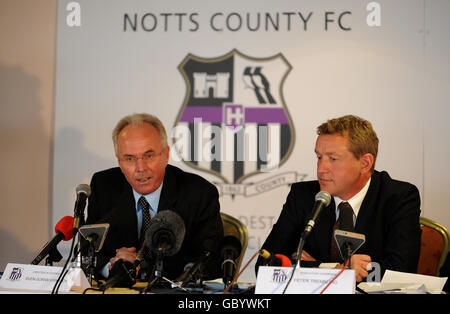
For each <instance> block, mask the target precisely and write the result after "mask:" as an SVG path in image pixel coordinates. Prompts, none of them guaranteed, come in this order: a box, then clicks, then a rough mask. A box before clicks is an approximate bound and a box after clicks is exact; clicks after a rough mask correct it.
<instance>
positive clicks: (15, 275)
mask: <svg viewBox="0 0 450 314" xmlns="http://www.w3.org/2000/svg"><path fill="white" fill-rule="evenodd" d="M22 271H23V268H21V267H13V269H12V271H11V274H10V275H9V278H8V279H9V280H11V281H15V280H19V279H20V277H22Z"/></svg>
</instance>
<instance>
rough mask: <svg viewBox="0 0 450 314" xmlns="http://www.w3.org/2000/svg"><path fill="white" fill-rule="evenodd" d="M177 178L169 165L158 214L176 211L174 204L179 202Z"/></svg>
mask: <svg viewBox="0 0 450 314" xmlns="http://www.w3.org/2000/svg"><path fill="white" fill-rule="evenodd" d="M176 180H177V178H176V175H175V173H174V170H173V168H172V166H170V165H167V167H166V173H165V174H164V183H163V188H162V191H161V197H160V198H159V205H158V213H159V212H160V211H162V210H167V209H170V210H174V211H175V208H174V204H175V202H176V200H177V197H178V195H177V194H178V193H177V181H176Z"/></svg>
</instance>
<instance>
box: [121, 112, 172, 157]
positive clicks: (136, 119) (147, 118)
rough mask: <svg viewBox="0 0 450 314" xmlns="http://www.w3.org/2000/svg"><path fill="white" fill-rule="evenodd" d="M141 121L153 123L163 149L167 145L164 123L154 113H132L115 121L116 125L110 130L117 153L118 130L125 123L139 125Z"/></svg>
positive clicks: (124, 125)
mask: <svg viewBox="0 0 450 314" xmlns="http://www.w3.org/2000/svg"><path fill="white" fill-rule="evenodd" d="M141 123H149V124H151V125H153V126H154V127H155V128H156V129H157V130H158V132H159V136H160V138H161V144H162V146H163V149H164V148H166V147H167V146H168V144H167V134H166V129H165V128H164V125H163V124H162V122H161V120H159V119H158V118H157V117H155V116H154V115H151V114H148V113H133V114H131V115H129V116H126V117H123V118H122V119H120V121H119V122H117V124H116V127H115V128H114V130H113V132H112V140H113V143H114V151H115V152H116V154H117V138H118V136H119V133H120V131H122V130H123V129H124V128H125V127H126V126H127V125H139V124H141Z"/></svg>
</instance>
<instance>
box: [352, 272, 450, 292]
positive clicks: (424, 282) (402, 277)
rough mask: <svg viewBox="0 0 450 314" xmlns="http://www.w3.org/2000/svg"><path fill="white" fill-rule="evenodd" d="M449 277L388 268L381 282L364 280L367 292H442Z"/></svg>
mask: <svg viewBox="0 0 450 314" xmlns="http://www.w3.org/2000/svg"><path fill="white" fill-rule="evenodd" d="M446 281H447V277H434V276H425V275H418V274H411V273H403V272H398V271H392V270H386V272H385V274H384V276H383V279H382V280H381V282H373V283H371V282H362V283H360V284H359V285H358V288H360V289H362V290H363V291H365V292H367V293H433V294H434V293H441V292H442V288H443V287H444V285H445V282H446Z"/></svg>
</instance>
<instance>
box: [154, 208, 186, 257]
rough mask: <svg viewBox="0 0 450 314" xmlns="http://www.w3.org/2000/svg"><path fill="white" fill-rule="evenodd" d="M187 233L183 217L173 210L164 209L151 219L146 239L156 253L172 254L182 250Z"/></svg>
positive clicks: (161, 254) (162, 254)
mask: <svg viewBox="0 0 450 314" xmlns="http://www.w3.org/2000/svg"><path fill="white" fill-rule="evenodd" d="M185 233H186V227H185V225H184V221H183V218H181V217H180V215H178V214H177V213H176V212H174V211H172V210H163V211H160V212H159V213H158V214H156V216H155V217H153V218H152V220H150V226H149V228H148V230H147V233H146V235H145V239H146V240H147V246H148V248H149V249H150V250H151V251H153V252H154V253H155V254H157V255H160V256H172V255H174V254H176V253H177V252H178V251H179V250H180V248H181V244H182V243H183V240H184V235H185Z"/></svg>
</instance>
